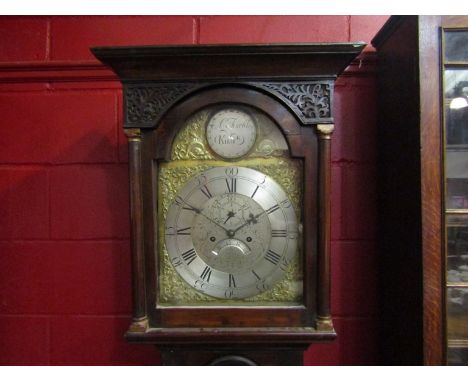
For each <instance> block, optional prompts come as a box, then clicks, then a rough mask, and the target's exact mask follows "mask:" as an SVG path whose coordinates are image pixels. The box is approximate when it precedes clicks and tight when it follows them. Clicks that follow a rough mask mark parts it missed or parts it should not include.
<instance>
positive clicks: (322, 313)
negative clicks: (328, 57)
mask: <svg viewBox="0 0 468 382" xmlns="http://www.w3.org/2000/svg"><path fill="white" fill-rule="evenodd" d="M333 130H334V125H333V124H319V125H317V131H318V137H319V152H320V164H319V180H320V187H319V199H320V200H321V201H322V203H321V204H320V207H319V222H320V224H319V243H318V245H319V251H318V253H319V259H318V267H319V272H318V284H319V291H320V293H319V295H318V296H317V297H318V298H317V303H318V304H317V305H318V306H317V328H318V329H319V330H331V329H333V322H332V319H331V313H330V241H331V234H330V232H331V224H330V220H331V219H330V216H331V213H330V210H331V209H330V202H331V201H330V193H331V135H332V133H333Z"/></svg>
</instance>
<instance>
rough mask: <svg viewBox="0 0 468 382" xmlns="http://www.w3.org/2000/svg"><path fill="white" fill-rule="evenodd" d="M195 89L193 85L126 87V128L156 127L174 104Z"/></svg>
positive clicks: (168, 84)
mask: <svg viewBox="0 0 468 382" xmlns="http://www.w3.org/2000/svg"><path fill="white" fill-rule="evenodd" d="M195 87H196V84H191V83H184V84H181V83H177V84H174V83H163V84H151V85H127V86H125V87H124V102H125V127H153V126H155V125H156V123H157V122H158V120H159V118H160V117H161V116H162V115H163V114H164V112H165V111H166V110H167V109H168V108H169V107H170V106H171V105H172V104H174V103H175V102H176V101H178V100H179V99H180V98H182V97H183V96H184V95H186V94H188V93H189V92H190V91H191V90H193V89H194V88H195Z"/></svg>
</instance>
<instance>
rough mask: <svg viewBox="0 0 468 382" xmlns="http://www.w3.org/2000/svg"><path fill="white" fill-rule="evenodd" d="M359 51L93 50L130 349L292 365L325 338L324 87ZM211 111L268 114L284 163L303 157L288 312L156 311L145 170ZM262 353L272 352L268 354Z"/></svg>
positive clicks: (328, 124) (192, 359) (197, 359)
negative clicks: (111, 168)
mask: <svg viewBox="0 0 468 382" xmlns="http://www.w3.org/2000/svg"><path fill="white" fill-rule="evenodd" d="M363 48H364V44H363V43H343V44H269V45H190V46H142V47H99V48H92V52H93V53H94V55H95V56H96V57H97V58H98V59H99V60H100V61H102V62H103V63H105V64H106V65H108V66H110V67H111V68H112V70H113V71H114V72H115V73H116V74H117V76H118V78H119V80H120V81H121V82H122V85H123V102H124V104H123V109H124V110H123V112H124V123H123V124H124V126H123V127H124V130H125V133H126V135H127V137H128V140H129V182H130V215H131V247H132V265H133V267H132V281H133V285H132V286H133V322H132V324H131V326H130V328H129V330H128V331H127V334H126V338H127V339H128V340H129V341H131V342H136V343H152V344H156V345H157V346H158V347H159V348H160V349H161V351H162V355H163V362H164V363H165V364H183V363H184V362H186V363H185V364H210V363H212V361H213V360H215V359H216V358H217V357H228V358H220V359H221V363H219V364H222V362H224V361H225V360H226V359H227V360H231V361H232V360H233V359H236V358H235V357H241V358H239V359H243V358H242V357H244V358H246V359H250V360H252V361H253V362H254V363H260V364H267V363H268V362H267V361H266V360H267V359H272V360H273V359H274V361H271V362H276V363H277V364H302V352H303V351H304V350H305V349H306V348H307V347H308V346H309V345H310V344H312V343H314V342H323V341H330V340H333V339H334V338H335V337H336V333H335V331H334V329H333V322H332V319H331V314H330V265H329V264H330V191H331V190H330V157H331V152H330V143H331V141H330V140H331V135H332V132H333V127H334V125H333V114H332V110H333V88H334V83H335V80H336V78H337V76H338V75H339V74H340V73H341V72H342V71H343V70H344V69H345V68H346V67H347V66H348V65H349V64H350V63H351V61H352V60H353V59H354V58H355V57H356V56H357V55H358V54H359V53H360V52H361V51H362V49H363ZM221 103H226V104H229V103H237V104H243V105H246V106H249V107H254V108H257V109H259V110H260V111H262V112H264V113H265V114H267V115H268V116H269V117H270V118H271V119H273V120H274V121H275V122H276V123H277V125H278V126H279V127H280V128H281V130H282V133H283V134H284V136H285V138H286V140H287V142H288V145H289V149H290V154H291V156H292V157H294V158H300V159H302V160H303V166H304V173H303V180H302V181H303V185H304V186H303V188H304V189H303V206H302V207H303V208H302V209H303V214H304V215H303V224H304V232H303V238H304V239H303V243H302V245H303V264H302V265H303V282H304V287H303V296H304V297H303V304H301V305H299V306H293V307H288V308H284V307H275V306H258V307H249V306H246V307H235V308H232V307H229V306H226V307H223V306H219V307H177V308H176V307H175V308H166V307H164V308H163V307H160V306H158V305H157V296H158V290H157V288H158V279H157V277H158V261H157V259H156V256H155V253H156V251H155V248H158V246H157V243H156V241H157V237H156V236H157V235H155V234H154V232H157V224H158V222H157V218H156V216H155V215H156V214H154V213H153V212H152V210H153V207H152V206H154V205H157V204H155V200H154V198H155V196H154V194H155V192H154V190H155V184H154V183H155V182H156V181H157V177H156V178H155V177H154V171H155V169H154V163H155V161H157V160H169V159H170V148H171V144H172V142H173V140H174V138H175V136H176V134H177V132H178V129H179V128H180V126H181V124H182V123H183V121H184V120H186V119H187V118H188V116H189V115H191V113H194V112H196V111H197V110H200V109H201V108H203V107H207V106H210V105H216V104H221ZM234 163H235V162H234ZM155 179H156V180H155ZM156 189H157V188H156ZM272 352H273V353H275V352H276V354H278V356H277V357H273V358H271V354H273V353H272ZM188 354H191V355H190V356H188ZM230 356H234V358H229V357H230ZM184 359H185V360H187V361H183V360H184ZM223 360H224V361H223ZM229 362H230V361H229Z"/></svg>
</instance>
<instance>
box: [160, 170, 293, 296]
mask: <svg viewBox="0 0 468 382" xmlns="http://www.w3.org/2000/svg"><path fill="white" fill-rule="evenodd" d="M297 232H298V224H297V219H296V215H295V212H294V209H293V208H292V206H291V202H290V201H289V199H288V198H287V196H286V194H285V192H284V191H283V190H282V188H281V187H280V186H279V185H278V184H277V183H276V182H275V181H274V180H273V179H272V178H270V177H268V176H266V175H265V174H263V173H261V172H259V171H256V170H253V169H249V168H245V167H216V168H212V169H210V170H207V171H205V172H203V173H202V174H199V175H198V176H196V177H194V178H192V179H191V180H190V181H189V182H187V183H186V185H185V186H184V187H182V189H181V190H180V192H179V193H178V194H177V196H176V197H175V200H174V202H173V203H172V205H171V206H170V207H169V210H168V213H167V219H166V247H167V250H168V253H169V257H170V259H171V262H172V265H173V266H174V267H175V269H176V270H177V272H178V274H179V275H180V276H181V277H182V278H183V279H184V280H185V281H186V282H187V283H188V284H190V285H191V286H192V287H193V288H196V289H197V290H199V291H200V292H202V293H205V294H207V295H209V296H213V297H217V298H225V299H226V298H229V299H231V298H236V299H240V298H246V297H250V296H253V295H256V294H258V293H261V292H263V291H266V290H268V289H270V288H271V287H273V285H274V284H275V283H276V282H278V281H279V280H280V279H281V278H282V277H283V276H284V273H285V271H286V269H287V266H288V264H289V261H290V259H291V257H292V256H293V255H294V253H295V251H296V247H297V237H298V234H297Z"/></svg>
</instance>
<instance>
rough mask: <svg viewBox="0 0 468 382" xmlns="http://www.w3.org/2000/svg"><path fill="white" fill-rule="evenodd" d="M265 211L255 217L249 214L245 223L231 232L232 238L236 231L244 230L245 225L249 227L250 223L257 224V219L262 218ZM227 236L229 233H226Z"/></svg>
mask: <svg viewBox="0 0 468 382" xmlns="http://www.w3.org/2000/svg"><path fill="white" fill-rule="evenodd" d="M265 213H266V211H263V212H260V213H259V214H257V215H254V214H253V213H250V216H249V218H248V219H247V221H246V222H245V223H244V224H241V225H240V226H239V227H237V228H236V229H235V230H233V231H231V233H232V236H234V235H235V234H236V232H237V231H239V230H240V229H242V228H244V227H245V226H246V225H249V224H251V223H253V224H256V223H257V219H258V218H259V217H260V216H262V215H263V214H265ZM228 234H229V233H228ZM232 236H231V237H232Z"/></svg>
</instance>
